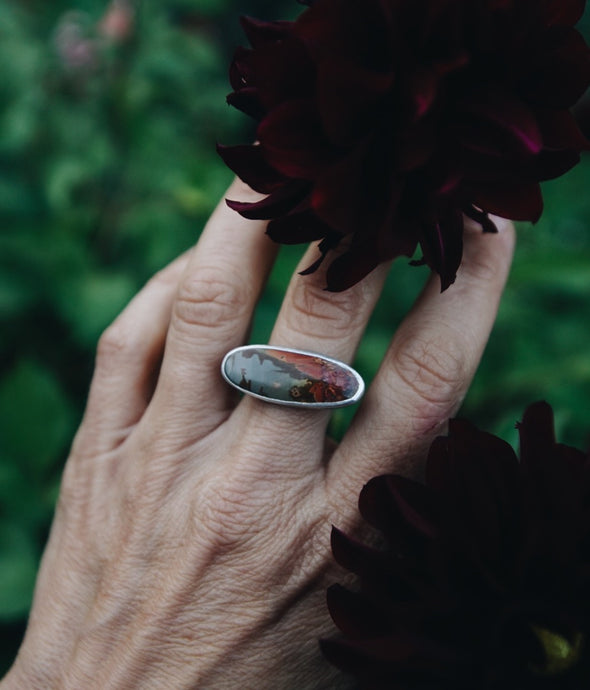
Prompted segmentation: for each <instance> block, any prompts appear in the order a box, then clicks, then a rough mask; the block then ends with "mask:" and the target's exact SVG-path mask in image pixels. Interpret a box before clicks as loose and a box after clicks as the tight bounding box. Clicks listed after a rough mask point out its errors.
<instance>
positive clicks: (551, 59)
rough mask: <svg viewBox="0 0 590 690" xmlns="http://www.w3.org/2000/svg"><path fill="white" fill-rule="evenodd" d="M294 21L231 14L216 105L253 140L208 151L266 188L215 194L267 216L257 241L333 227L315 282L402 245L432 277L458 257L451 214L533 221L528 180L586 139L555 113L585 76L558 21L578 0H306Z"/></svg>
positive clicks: (585, 61) (567, 24) (371, 262)
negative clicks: (247, 199) (233, 111)
mask: <svg viewBox="0 0 590 690" xmlns="http://www.w3.org/2000/svg"><path fill="white" fill-rule="evenodd" d="M304 4H307V5H309V8H308V9H306V10H305V11H304V12H303V13H302V14H301V16H300V17H299V18H298V19H297V20H296V21H295V22H260V21H256V20H253V19H244V20H243V26H244V29H245V32H246V34H247V36H248V39H249V41H250V44H251V46H252V48H251V49H244V48H240V49H238V51H237V52H236V55H235V58H234V61H233V64H232V66H231V72H230V79H231V84H232V87H233V89H234V91H233V93H231V94H230V96H229V97H228V102H229V103H230V104H231V105H233V106H235V107H236V108H238V109H240V110H241V111H243V112H245V113H247V114H249V115H251V116H252V117H254V118H255V119H256V120H258V122H259V124H258V130H257V139H258V143H257V144H255V145H253V146H236V147H229V148H226V147H220V153H221V155H222V157H223V159H224V160H225V162H226V163H227V165H228V166H229V167H230V168H232V170H234V172H236V173H237V175H238V176H239V177H241V178H242V179H243V180H244V181H245V182H246V183H248V184H249V185H250V186H251V187H252V188H253V189H255V190H257V191H258V192H261V193H263V194H265V195H267V196H266V198H264V199H263V200H262V201H260V202H257V203H242V202H239V201H229V202H228V203H229V205H230V206H231V207H232V208H234V209H236V210H237V211H239V212H240V213H241V214H242V215H243V216H245V217H246V218H258V219H269V220H270V221H271V222H270V224H269V226H268V234H269V235H270V237H271V238H272V239H273V240H275V241H277V242H281V243H285V244H293V243H299V242H309V241H314V240H320V245H319V249H320V258H319V260H318V262H316V264H314V265H313V266H311V267H310V269H309V271H310V272H311V271H313V270H315V269H316V268H317V266H318V265H319V263H320V262H321V260H322V259H323V257H324V256H325V255H326V253H327V252H329V251H330V250H331V249H333V248H335V247H336V246H337V245H338V244H339V242H340V241H341V240H342V238H343V237H345V236H347V235H349V236H351V244H350V247H349V248H348V249H347V250H346V251H345V252H344V253H343V254H342V255H341V256H339V257H338V258H337V259H335V260H334V261H332V263H331V265H330V267H329V269H328V272H327V282H328V288H329V289H331V290H343V289H345V288H347V287H349V286H350V285H352V284H354V283H356V282H357V281H358V280H360V279H361V278H363V277H364V276H365V275H366V274H367V273H369V272H370V271H371V270H372V269H373V268H374V267H375V266H376V265H377V264H378V263H379V262H381V261H386V260H388V259H391V258H393V257H396V256H400V255H407V256H411V255H412V254H413V253H414V251H415V250H416V248H417V245H418V244H419V245H420V247H421V249H422V253H423V259H422V260H421V262H420V263H426V264H428V265H429V266H430V267H431V268H432V269H433V270H434V271H436V272H437V273H439V274H440V277H441V283H442V288H443V289H445V288H446V287H448V286H449V285H450V284H451V283H452V282H453V281H454V279H455V273H456V271H457V268H458V266H459V264H460V262H461V254H462V235H463V214H465V215H467V216H469V217H470V218H473V219H475V220H476V221H477V222H478V223H480V224H481V226H482V228H483V229H484V230H485V231H492V232H493V231H494V230H495V227H494V225H493V223H492V221H490V219H489V218H488V213H494V214H497V215H499V216H502V217H506V218H511V219H514V220H531V221H536V220H538V218H539V217H540V215H541V212H542V208H543V200H542V196H541V191H540V188H539V182H540V181H542V180H547V179H550V178H554V177H557V176H559V175H561V174H562V173H564V172H566V171H567V170H569V169H570V168H571V167H572V166H574V165H575V164H576V162H577V161H578V160H579V151H580V150H582V149H585V148H588V142H587V141H586V139H585V138H584V137H583V136H582V134H581V133H580V131H579V129H578V127H577V126H576V123H575V121H574V119H573V117H572V115H571V114H570V112H569V109H570V108H571V107H572V106H573V105H574V103H575V102H576V101H577V100H578V98H579V97H580V96H581V95H582V93H583V92H584V91H585V89H586V88H587V86H588V85H589V83H590V52H589V50H588V47H587V45H586V43H585V41H584V39H583V38H582V36H581V35H580V34H579V33H578V31H576V29H574V28H573V26H574V25H575V24H576V23H577V21H578V20H579V19H580V17H581V15H582V13H583V11H584V8H585V4H586V2H585V0H477V1H474V0H362V2H359V1H358V0H315V1H314V2H310V1H308V2H305V3H304Z"/></svg>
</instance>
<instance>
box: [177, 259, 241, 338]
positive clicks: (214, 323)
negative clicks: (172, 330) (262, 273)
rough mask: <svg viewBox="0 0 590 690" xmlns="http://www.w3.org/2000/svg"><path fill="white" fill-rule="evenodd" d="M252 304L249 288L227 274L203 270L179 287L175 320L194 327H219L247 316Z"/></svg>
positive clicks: (216, 270)
mask: <svg viewBox="0 0 590 690" xmlns="http://www.w3.org/2000/svg"><path fill="white" fill-rule="evenodd" d="M249 303H250V294H249V288H248V286H247V285H241V284H236V283H235V282H232V280H231V279H230V278H229V277H228V272H227V271H225V270H224V271H220V270H218V269H215V270H214V269H208V270H201V271H199V274H198V275H194V276H192V277H191V278H190V279H187V280H185V281H184V282H183V283H182V284H181V285H180V288H179V291H178V295H177V297H176V302H175V305H174V313H173V320H174V322H175V323H176V324H177V325H178V324H180V325H184V326H189V327H191V328H192V327H200V328H219V327H220V326H223V325H224V324H229V323H232V322H233V321H234V320H235V319H236V318H237V317H239V316H241V315H242V314H244V312H245V311H246V310H247V308H248V305H249Z"/></svg>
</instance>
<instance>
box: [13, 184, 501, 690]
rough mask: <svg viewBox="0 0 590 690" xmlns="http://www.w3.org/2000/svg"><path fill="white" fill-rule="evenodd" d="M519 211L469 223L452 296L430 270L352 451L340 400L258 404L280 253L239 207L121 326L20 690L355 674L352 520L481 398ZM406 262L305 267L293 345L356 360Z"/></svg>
mask: <svg viewBox="0 0 590 690" xmlns="http://www.w3.org/2000/svg"><path fill="white" fill-rule="evenodd" d="M248 194H250V195H252V194H253V193H252V192H250V191H249V190H245V189H244V188H243V186H242V185H240V184H239V183H236V184H235V186H234V188H232V189H230V191H229V192H228V197H229V198H239V199H244V198H246V196H247V195H248ZM499 225H500V227H501V231H500V233H499V234H498V235H484V234H482V233H481V231H479V230H476V229H475V228H470V229H469V228H468V229H467V231H466V238H465V252H464V262H463V266H462V268H461V270H460V273H459V276H458V279H457V282H456V284H455V285H454V286H453V287H451V288H450V289H449V290H448V291H447V292H445V293H443V294H442V295H441V294H440V293H439V284H438V279H437V278H436V277H434V278H431V279H430V280H429V281H428V284H427V286H426V288H425V290H424V292H423V294H422V295H421V296H420V297H419V299H418V300H417V302H416V304H415V305H414V307H413V309H412V311H411V312H410V314H409V315H408V316H407V318H406V319H405V321H404V322H403V323H402V325H401V326H400V327H399V328H398V330H397V333H396V334H395V336H394V338H393V341H392V343H391V346H390V348H389V351H388V353H387V355H386V357H385V359H384V361H383V363H382V365H381V368H380V370H379V372H378V374H377V376H376V378H375V380H374V381H373V383H372V385H371V386H370V387H369V389H368V391H367V394H366V396H365V399H364V400H363V402H362V404H361V405H360V408H359V410H358V413H357V415H356V417H355V419H354V421H353V423H352V425H351V427H350V429H349V430H348V432H347V433H346V435H345V437H344V439H343V440H342V442H341V443H340V445H339V446H338V447H336V446H335V444H333V443H331V442H330V441H328V440H327V439H326V426H327V423H328V418H329V415H328V413H327V412H325V411H308V410H300V409H295V410H294V409H291V408H284V407H278V406H274V405H270V404H266V403H264V402H261V401H259V400H256V399H253V398H251V397H245V398H243V399H242V400H241V401H240V402H239V401H238V400H237V398H236V395H235V392H233V391H232V390H230V388H229V387H228V386H226V385H225V384H224V383H223V380H222V379H221V376H220V373H219V365H220V362H221V359H222V357H223V355H224V354H225V353H226V352H227V351H228V350H229V349H231V348H233V347H235V346H238V345H240V344H243V343H244V342H245V340H246V338H247V334H248V326H249V323H250V320H251V317H252V312H253V310H254V306H255V304H256V302H257V300H258V297H259V295H260V292H261V290H262V288H263V285H264V282H265V278H266V276H267V274H268V271H269V269H270V267H271V265H272V262H273V258H274V256H275V247H274V245H273V244H272V243H271V242H270V241H269V240H268V238H267V237H266V236H265V235H264V227H263V225H262V224H261V223H259V222H252V221H246V220H244V219H243V218H240V217H239V216H238V215H237V214H235V213H234V212H232V211H230V210H229V209H228V208H227V207H226V206H225V204H224V203H222V204H221V205H220V206H219V207H218V208H217V210H216V211H215V213H214V215H213V216H212V218H211V220H210V222H209V224H208V225H207V227H206V229H205V230H204V232H203V235H202V237H201V239H200V241H199V243H198V245H197V247H196V248H195V249H194V251H192V252H191V253H190V254H188V255H185V256H183V257H181V258H180V259H178V260H177V261H175V262H174V263H173V264H171V265H170V266H168V267H167V268H165V269H164V270H163V271H161V272H160V273H159V274H158V275H157V276H156V277H155V278H153V279H152V280H151V281H150V282H149V283H148V284H147V286H146V287H145V288H144V289H143V290H142V291H141V292H140V293H139V294H138V295H137V297H136V298H135V299H134V300H133V301H132V302H131V304H130V305H129V306H128V307H127V308H126V310H125V311H124V312H123V313H122V314H121V316H120V317H119V318H118V319H117V320H116V321H115V322H114V324H113V325H112V326H111V327H110V328H109V329H108V330H107V331H106V332H105V334H104V335H103V337H102V338H101V341H100V343H99V347H98V355H97V361H96V371H95V375H94V378H93V381H92V386H91V390H90V395H89V400H88V406H87V411H86V414H85V417H84V420H83V422H82V425H81V427H80V430H79V432H78V434H77V436H76V439H75V441H74V444H73V448H72V453H71V456H70V458H69V460H68V462H67V464H66V467H65V472H64V477H63V483H62V488H61V493H60V497H59V502H58V506H57V510H56V515H55V520H54V524H53V527H52V531H51V536H50V539H49V543H48V545H47V548H46V551H45V555H44V557H43V562H42V566H41V570H40V573H39V578H38V582H37V588H36V593H35V600H34V605H33V609H32V613H31V618H30V622H29V627H28V631H27V634H26V638H25V641H24V643H23V646H22V648H21V651H20V653H19V656H18V658H17V661H16V662H15V665H14V666H13V669H12V670H11V672H10V673H9V674H8V676H7V677H6V678H5V680H4V683H3V684H2V688H3V690H12V689H13V688H18V689H21V688H22V689H25V688H26V690H34V689H37V688H39V689H40V690H41V689H42V690H48V689H50V688H59V689H60V690H64V689H68V688H75V689H76V690H79V689H80V688H101V689H102V688H141V689H142V690H145V689H148V688H158V689H162V688H174V689H177V688H215V689H220V688H256V689H257V690H264V689H265V688H269V689H270V688H272V689H276V688H281V689H283V688H296V689H297V690H301V689H303V688H306V689H307V688H328V687H329V688H337V687H346V680H345V679H342V678H339V676H337V675H335V673H334V671H333V670H332V669H331V668H330V667H329V666H328V665H327V663H326V662H324V661H323V659H322V658H321V655H320V653H319V648H318V643H317V640H318V638H319V637H320V636H328V635H331V634H332V633H333V632H334V627H333V625H332V623H331V621H330V619H329V615H328V612H327V608H326V605H325V589H326V587H327V585H328V584H329V583H330V582H331V581H333V580H334V579H335V578H336V577H338V573H337V572H336V568H335V566H333V565H332V559H331V553H330V529H331V525H332V524H335V525H337V526H338V527H340V528H342V529H344V530H346V531H348V532H351V531H354V530H356V529H359V518H358V513H357V498H358V494H359V492H360V489H361V488H362V486H363V484H364V483H365V482H366V481H367V480H368V479H370V478H371V477H373V476H375V475H378V474H381V473H384V472H390V471H395V472H401V473H405V474H409V475H416V474H419V473H420V469H421V464H422V461H423V459H424V454H425V450H426V448H427V447H428V445H429V443H430V441H431V440H432V439H433V437H434V436H436V435H438V434H440V433H442V432H444V429H445V423H446V420H447V419H448V418H449V417H450V416H452V415H453V414H454V413H455V412H456V410H457V408H458V407H459V404H460V402H461V400H462V399H463V396H464V395H465V392H466V390H467V387H468V385H469V383H470V381H471V378H472V376H473V374H474V372H475V369H476V366H477V364H478V361H479V359H480V356H481V354H482V351H483V348H484V347H485V344H486V341H487V338H488V335H489V331H490V329H491V326H492V323H493V321H494V318H495V314H496V310H497V305H498V301H499V298H500V295H501V292H502V289H503V286H504V282H505V279H506V276H507V273H508V269H509V265H510V260H511V255H512V248H513V231H512V228H511V226H510V224H508V223H505V222H502V221H499ZM316 251H317V250H315V249H311V250H310V252H311V253H308V255H307V256H306V257H304V259H303V261H302V265H308V264H309V263H310V262H311V261H312V260H313V259H314V258H315V254H316ZM386 271H387V267H386V266H381V267H379V268H378V269H377V270H375V271H374V272H373V273H372V274H371V275H370V276H369V277H368V278H367V279H366V280H364V281H363V282H361V283H360V284H358V285H356V286H355V287H354V288H352V289H351V290H349V291H348V292H345V293H341V294H334V293H328V292H325V291H324V290H323V289H322V287H323V284H324V280H323V275H322V273H321V271H319V272H318V273H316V274H314V275H313V276H308V277H300V276H298V275H295V276H294V277H293V279H292V280H291V284H290V286H289V289H288V292H287V295H286V297H285V300H284V303H283V306H282V309H281V312H280V314H279V316H278V319H277V322H276V324H275V327H274V330H273V333H272V337H271V342H272V343H273V344H275V345H279V346H285V347H295V348H301V349H306V350H312V351H316V352H321V353H324V354H326V355H329V356H332V357H336V358H338V359H341V360H344V361H350V360H351V359H352V357H353V355H354V352H355V350H356V347H357V345H358V343H359V341H360V339H361V336H362V334H363V331H364V328H365V326H366V323H367V320H368V318H369V316H370V314H371V311H372V309H373V306H374V305H375V302H376V300H377V298H378V296H379V293H380V290H381V288H382V285H383V282H384V279H385V275H386Z"/></svg>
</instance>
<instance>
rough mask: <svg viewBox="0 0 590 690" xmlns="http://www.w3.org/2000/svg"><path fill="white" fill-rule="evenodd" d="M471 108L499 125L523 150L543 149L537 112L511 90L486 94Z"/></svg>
mask: <svg viewBox="0 0 590 690" xmlns="http://www.w3.org/2000/svg"><path fill="white" fill-rule="evenodd" d="M467 110H468V111H469V112H471V113H474V114H476V115H477V116H478V117H480V118H481V119H482V120H484V121H485V122H489V123H490V124H493V125H494V126H495V127H497V128H498V129H499V130H500V131H501V132H502V133H503V134H504V135H506V136H508V137H510V138H511V139H512V140H513V141H514V142H516V143H518V144H519V146H520V148H521V149H522V151H523V152H525V153H532V154H537V153H539V151H541V149H542V148H543V137H542V135H541V131H540V129H539V126H538V124H537V120H536V118H535V116H534V113H533V112H532V111H531V110H530V108H528V107H527V106H526V105H525V104H524V103H523V102H522V101H520V100H518V99H517V98H514V97H513V96H511V95H510V94H508V93H507V92H500V91H495V92H494V91H489V92H488V93H486V94H482V95H481V96H480V97H479V98H474V99H472V100H470V101H469V104H468V106H467Z"/></svg>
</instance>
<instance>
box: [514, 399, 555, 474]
mask: <svg viewBox="0 0 590 690" xmlns="http://www.w3.org/2000/svg"><path fill="white" fill-rule="evenodd" d="M516 428H517V429H518V433H519V436H520V460H521V462H522V465H523V467H529V466H530V465H532V464H534V463H535V462H536V461H537V460H539V459H540V458H544V457H546V455H547V453H548V452H551V450H552V449H553V447H554V446H555V430H554V426H553V410H552V409H551V406H550V405H549V404H548V403H546V402H537V403H534V404H533V405H530V406H529V407H528V408H527V409H526V410H525V413H524V415H523V418H522V422H520V423H519V424H517V425H516Z"/></svg>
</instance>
